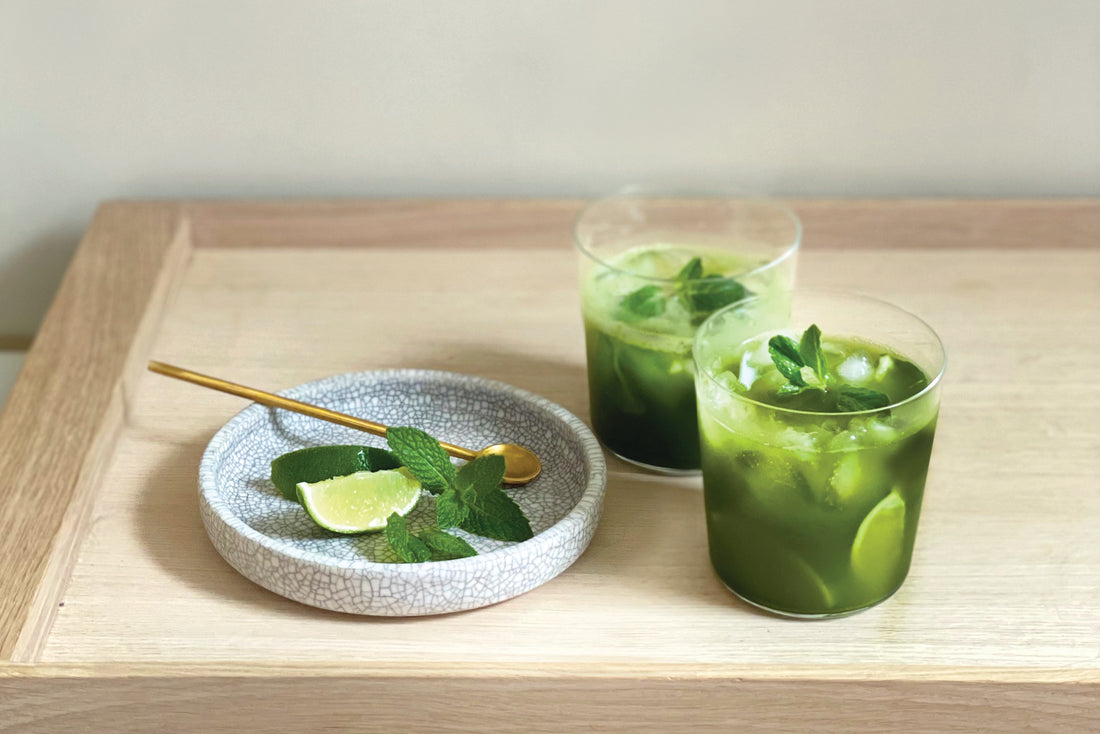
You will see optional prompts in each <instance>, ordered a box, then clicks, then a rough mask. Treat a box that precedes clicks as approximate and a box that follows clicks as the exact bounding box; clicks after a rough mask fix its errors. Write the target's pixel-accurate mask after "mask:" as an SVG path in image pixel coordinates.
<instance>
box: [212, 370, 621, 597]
mask: <svg viewBox="0 0 1100 734" xmlns="http://www.w3.org/2000/svg"><path fill="white" fill-rule="evenodd" d="M280 394H281V395H285V396H287V397H290V398H294V399H296V400H301V401H304V402H307V403H313V404H315V405H320V406H323V407H326V408H330V409H333V410H337V411H340V412H342V413H349V414H351V415H356V416H362V417H364V418H370V419H371V420H374V421H378V422H380V423H385V424H387V425H391V426H401V425H408V426H415V427H417V428H420V429H422V430H424V431H427V432H428V433H429V434H431V435H432V436H434V437H435V438H437V439H439V440H441V441H447V442H450V443H453V444H457V445H459V446H468V447H475V448H476V447H481V446H488V445H491V444H494V443H503V442H512V443H518V444H522V445H525V446H527V447H529V448H530V449H532V450H533V451H534V452H535V453H536V454H537V455H538V456H539V458H540V459H541V461H542V467H543V468H542V473H541V474H540V476H539V477H538V478H537V479H536V480H535V481H533V482H531V483H530V484H527V485H525V486H523V487H510V488H507V490H506V491H507V492H508V494H509V495H511V497H512V498H513V499H514V500H515V501H516V502H517V503H518V504H519V505H520V507H522V508H523V511H524V513H525V514H526V515H527V517H528V519H529V520H530V521H531V528H532V530H533V531H534V533H535V535H534V537H533V538H531V539H530V540H527V541H524V542H522V543H506V542H501V541H496V540H491V539H488V538H482V537H479V536H475V535H470V534H468V533H465V532H463V531H461V530H452V531H451V532H454V533H455V534H456V535H461V536H462V537H463V538H464V539H465V540H466V541H468V542H469V543H470V544H471V545H473V546H474V548H476V549H477V551H478V554H479V555H477V556H474V557H471V558H461V559H457V560H452V561H439V562H432V563H393V562H392V561H395V560H396V558H395V557H394V556H393V555H392V552H391V551H390V549H389V547H388V546H387V544H386V541H385V537H384V536H383V534H381V533H374V534H368V535H340V534H337V533H333V532H330V531H328V530H325V529H323V528H321V527H319V526H318V525H316V524H315V523H314V522H313V520H311V519H310V517H309V516H308V515H307V514H306V512H305V510H303V509H302V508H301V506H299V505H298V504H297V503H296V502H292V501H290V500H287V499H284V498H283V496H282V495H281V494H280V493H279V490H277V489H276V488H275V486H274V485H273V484H272V483H271V480H270V475H271V461H272V460H273V459H275V458H276V457H277V456H279V455H280V454H283V453H286V452H288V451H293V450H295V449H300V448H304V447H306V446H322V445H325V444H359V445H364V446H378V447H381V448H385V445H386V444H385V441H384V439H380V438H376V437H374V436H370V435H367V434H365V433H361V432H359V431H355V430H353V429H350V428H344V427H342V426H337V425H335V424H331V423H326V422H324V421H320V420H317V419H315V418H309V417H306V416H303V415H298V414H297V413H290V412H287V411H284V410H278V409H275V408H268V407H264V406H262V405H258V404H253V405H250V406H249V407H247V408H245V409H244V410H242V411H241V412H240V413H238V414H237V415H236V416H235V417H234V418H232V419H231V420H230V421H229V422H228V423H226V424H225V426H223V427H222V429H221V430H220V431H218V433H217V434H215V436H214V438H213V439H212V440H211V441H210V444H209V445H208V446H207V448H206V452H205V453H204V454H203V458H202V463H201V466H200V469H199V508H200V512H201V514H202V521H203V525H204V526H205V528H206V532H207V535H209V536H210V541H211V542H212V543H213V544H214V547H215V548H216V549H217V551H218V553H220V554H221V556H222V557H223V558H224V559H225V560H226V561H227V562H228V563H229V564H230V565H231V566H232V567H233V568H235V569H236V570H237V571H239V572H240V573H241V574H242V575H244V576H245V577H247V578H249V579H251V580H252V581H254V582H256V583H257V584H259V585H260V586H263V587H264V588H266V589H269V590H271V591H273V592H275V593H276V594H280V595H282V596H285V597H287V598H289V599H293V600H295V601H298V602H301V603H303V604H309V605H311V606H315V607H321V608H323V609H331V610H333V611H338V612H348V613H351V614H365V615H378V616H415V615H426V614H442V613H447V612H458V611H463V610H467V609H476V608H478V607H483V606H486V605H489V604H495V603H497V602H500V601H504V600H506V599H510V598H512V597H515V596H518V595H519V594H522V593H524V592H526V591H530V590H531V589H533V588H535V587H537V586H539V585H540V584H543V583H545V582H547V581H549V580H550V579H552V578H554V577H555V576H557V575H558V574H560V573H561V572H562V571H564V570H565V569H566V568H568V567H569V566H570V565H571V564H572V563H573V562H574V561H576V560H577V558H579V557H580V555H581V553H583V552H584V550H585V548H587V547H588V543H589V542H590V541H591V540H592V536H593V534H594V533H595V531H596V524H597V523H598V521H599V517H600V509H601V507H602V504H603V496H604V489H605V485H606V468H605V466H604V459H603V452H602V451H601V449H600V446H599V443H598V442H597V441H596V439H595V437H594V436H593V435H592V432H591V431H590V430H589V429H588V427H587V426H585V425H584V424H583V423H582V422H581V421H580V420H579V419H578V418H576V416H574V415H573V414H571V413H570V412H569V411H567V410H565V409H564V408H562V407H561V406H559V405H556V404H555V403H552V402H550V401H549V400H546V399H545V398H542V397H539V396H537V395H535V394H533V393H530V392H527V391H525V390H520V389H518V388H515V387H512V386H510V385H506V384H504V383H502V382H495V381H492V380H486V379H483V378H480V377H472V376H469V375H460V374H455V373H452V372H437V371H428V370H387V371H379V372H358V373H351V374H344V375H336V376H334V377H329V378H326V379H323V380H318V381H316V382H309V383H306V384H303V385H299V386H297V387H294V388H291V389H290V390H286V391H284V392H282V393H280ZM434 516H435V501H434V498H433V497H432V496H431V495H429V494H428V493H426V492H425V493H424V495H423V497H422V499H421V501H420V502H419V504H418V505H417V506H416V508H415V509H414V510H413V511H412V512H411V513H410V514H409V516H408V520H409V527H410V529H411V530H412V531H413V532H416V531H417V530H419V529H420V528H421V527H423V526H424V525H425V524H426V523H428V522H430V520H431V518H434Z"/></svg>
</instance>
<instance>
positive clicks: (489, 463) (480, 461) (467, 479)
mask: <svg viewBox="0 0 1100 734" xmlns="http://www.w3.org/2000/svg"><path fill="white" fill-rule="evenodd" d="M503 481H504V457H503V456H499V455H497V454H486V455H485V456H479V457H477V458H476V459H473V460H471V461H468V462H466V463H465V464H463V465H462V466H460V467H459V469H458V476H457V477H456V478H455V487H456V488H457V489H458V490H459V491H462V490H463V489H465V488H466V487H499V486H500V483H501V482H503Z"/></svg>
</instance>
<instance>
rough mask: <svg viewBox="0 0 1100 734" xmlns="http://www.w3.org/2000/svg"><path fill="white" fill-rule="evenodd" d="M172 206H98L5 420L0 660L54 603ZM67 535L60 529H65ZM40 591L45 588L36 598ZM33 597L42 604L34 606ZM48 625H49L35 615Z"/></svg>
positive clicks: (173, 216)
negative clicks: (53, 567)
mask: <svg viewBox="0 0 1100 734" xmlns="http://www.w3.org/2000/svg"><path fill="white" fill-rule="evenodd" d="M178 230H179V210H178V207H175V206H171V205H147V206H143V205H125V206H107V207H104V208H102V209H100V211H99V213H98V214H97V215H96V219H95V221H94V222H93V223H92V229H91V231H90V233H89V234H88V236H87V237H86V238H85V240H84V242H83V243H82V244H81V246H80V248H79V249H78V251H77V254H76V255H75V257H74V258H73V262H72V264H71V266H70V268H69V270H68V272H67V274H66V276H65V278H64V280H63V282H62V284H61V287H60V289H59V290H58V294H57V297H56V298H55V300H54V302H53V305H52V306H51V308H50V310H49V312H48V313H47V315H46V320H45V322H44V324H43V326H42V328H41V330H40V331H39V333H38V336H37V338H36V339H35V343H34V346H33V348H32V349H31V350H30V352H29V353H28V355H27V359H26V361H25V362H24V364H23V369H22V371H21V373H20V375H19V378H18V379H17V381H16V383H15V386H14V387H13V389H12V392H11V395H10V397H9V398H8V401H7V403H6V405H5V408H4V412H3V417H2V420H0V446H3V447H4V450H3V452H2V453H0V477H3V481H4V491H3V501H2V503H0V558H2V559H3V564H4V565H3V573H2V574H0V600H2V601H0V660H5V659H9V658H11V657H12V653H13V651H14V649H15V647H16V644H17V641H18V639H19V636H20V633H21V632H22V630H23V628H24V625H25V624H26V623H27V621H28V620H29V619H32V618H33V617H35V615H36V613H37V611H36V609H37V610H41V609H42V608H43V606H44V605H49V606H50V607H52V606H54V605H55V604H56V598H57V596H58V594H59V592H60V590H61V586H62V585H63V583H64V581H65V580H66V579H67V576H68V568H67V565H68V564H67V563H65V562H64V561H62V562H61V563H60V567H59V568H58V573H57V574H54V575H51V574H47V573H46V571H47V567H48V564H49V562H50V558H51V553H56V554H57V556H58V558H59V559H71V558H72V553H73V552H74V551H75V546H76V543H78V542H79V540H80V538H81V537H82V533H81V532H80V528H81V526H82V524H83V521H82V518H83V517H85V516H86V514H87V512H88V510H89V509H90V506H91V500H92V499H93V498H94V496H95V490H96V489H97V485H96V483H97V481H98V479H99V473H100V470H101V468H102V466H103V463H104V461H105V459H106V457H107V456H108V455H109V451H110V449H111V448H113V440H114V436H115V434H116V433H117V431H118V427H119V425H120V423H121V415H122V411H123V400H124V395H123V392H122V387H123V385H122V377H123V375H124V368H125V361H126V359H127V357H128V356H129V355H130V353H131V348H132V347H133V346H134V345H135V344H137V345H139V346H140V345H141V334H140V333H139V327H140V326H141V324H142V323H143V321H144V322H145V323H146V324H147V325H149V326H151V325H152V324H149V318H148V317H147V315H146V314H147V312H149V311H151V312H153V313H156V312H159V308H158V304H156V303H152V302H151V298H152V296H153V294H154V293H155V292H156V291H157V285H158V283H160V282H161V280H162V271H163V270H164V268H165V265H166V264H167V263H168V261H169V255H170V251H171V250H172V247H173V245H175V246H176V247H177V248H178V247H182V246H184V244H185V242H184V241H183V240H182V239H180V238H179V237H178V236H177V235H178ZM63 527H65V528H67V532H66V533H64V534H62V533H59V530H60V529H61V528H63ZM36 595H37V596H36ZM36 598H37V600H38V605H39V606H38V607H37V608H34V607H32V602H33V601H34V600H35V599H36ZM36 626H38V627H41V625H38V624H36Z"/></svg>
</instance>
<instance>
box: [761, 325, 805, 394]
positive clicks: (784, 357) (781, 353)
mask: <svg viewBox="0 0 1100 734" xmlns="http://www.w3.org/2000/svg"><path fill="white" fill-rule="evenodd" d="M768 354H770V355H771V356H772V362H773V363H774V364H775V368H776V369H777V370H779V374H781V375H783V376H784V377H786V378H787V379H788V380H790V382H791V384H793V385H796V386H798V387H806V381H805V380H803V379H802V368H803V367H805V366H806V364H805V363H804V362H803V361H802V355H801V354H799V353H798V346H797V345H796V344H795V343H794V340H793V339H791V338H790V337H789V336H783V335H782V334H777V335H776V336H773V337H772V338H771V339H769V340H768Z"/></svg>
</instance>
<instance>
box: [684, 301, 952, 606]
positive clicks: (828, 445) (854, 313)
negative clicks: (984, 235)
mask: <svg viewBox="0 0 1100 734" xmlns="http://www.w3.org/2000/svg"><path fill="white" fill-rule="evenodd" d="M761 305H763V304H758V303H754V302H753V301H751V300H750V301H746V302H743V303H742V304H740V305H739V306H735V307H733V308H732V309H730V310H727V311H724V312H721V313H718V314H716V315H715V316H714V317H713V318H712V319H710V320H709V321H708V322H707V323H706V324H704V325H703V327H702V328H701V329H700V330H699V334H698V336H697V339H696V343H695V357H696V362H697V365H696V368H697V373H698V377H697V390H698V400H699V421H700V427H701V428H700V430H701V440H702V443H701V445H702V460H703V483H704V497H705V504H706V513H707V534H708V541H709V546H710V556H711V562H712V564H713V566H714V569H715V571H716V572H717V574H718V576H719V577H720V578H721V579H722V581H723V582H724V583H725V584H726V586H728V587H729V588H730V589H731V590H732V591H733V592H734V593H736V594H737V595H738V596H740V597H741V598H743V599H745V600H746V601H749V602H750V603H752V604H755V605H757V606H760V607H763V608H765V609H768V610H770V611H774V612H778V613H782V614H787V615H792V616H807V617H831V616H838V615H843V614H848V613H851V612H855V611H859V610H861V609H865V608H867V607H869V606H872V605H874V604H877V603H878V602H880V601H882V600H884V599H886V598H887V597H889V596H890V595H891V594H893V593H894V592H895V591H896V590H897V589H898V588H899V587H900V586H901V584H902V582H903V581H904V580H905V577H906V574H907V573H908V571H909V566H910V560H911V557H912V553H913V545H914V541H915V539H916V533H917V521H918V519H919V517H920V509H921V502H922V498H923V494H924V484H925V478H926V476H927V472H928V465H929V458H930V456H931V452H932V440H933V436H934V434H935V429H936V418H937V414H938V408H939V390H938V387H939V379H940V376H941V374H942V371H943V366H944V355H943V348H942V345H941V344H940V342H939V339H938V338H937V337H936V335H935V333H934V332H932V330H931V329H929V328H928V327H927V326H926V325H925V324H924V323H923V322H921V321H920V320H919V319H917V318H916V317H913V316H911V315H910V314H908V313H906V312H904V311H902V310H900V309H897V308H895V307H893V306H890V305H889V304H885V303H882V302H880V301H875V300H873V299H868V298H863V297H857V296H845V295H843V294H835V293H834V294H827V293H822V294H813V293H798V294H796V295H795V296H794V302H793V315H792V318H791V320H790V324H791V326H788V327H784V328H782V329H777V328H775V326H776V323H777V322H776V318H775V315H774V313H769V312H767V311H765V310H762V309H761V308H760V306H761ZM817 325H820V327H821V330H823V332H824V334H823V335H821V332H820V331H818V330H817V329H816V326H817ZM759 327H763V330H762V331H761V329H760V328H759ZM747 333H754V334H755V335H754V336H752V337H751V338H748V339H745V336H746V334H747Z"/></svg>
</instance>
